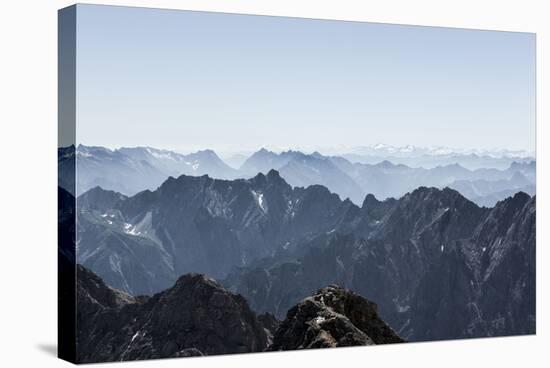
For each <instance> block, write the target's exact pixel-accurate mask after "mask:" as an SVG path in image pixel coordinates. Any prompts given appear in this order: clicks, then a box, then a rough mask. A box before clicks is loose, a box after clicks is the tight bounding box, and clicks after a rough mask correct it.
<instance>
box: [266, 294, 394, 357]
mask: <svg viewBox="0 0 550 368" xmlns="http://www.w3.org/2000/svg"><path fill="white" fill-rule="evenodd" d="M398 342H404V340H403V339H401V338H400V337H399V336H398V335H397V334H396V333H395V332H394V331H393V330H392V329H391V328H390V327H389V326H388V325H387V324H386V323H385V322H384V321H382V320H381V319H380V317H379V316H378V312H377V306H376V304H374V303H373V302H371V301H369V300H367V299H365V298H363V297H361V296H359V295H357V294H355V293H353V292H351V291H349V290H346V289H343V288H341V287H339V286H337V285H330V286H328V287H325V288H323V289H321V290H319V291H317V293H316V294H315V295H313V296H311V297H307V298H305V299H304V300H302V301H301V302H300V303H298V304H297V305H296V306H294V307H293V308H291V309H290V310H289V311H288V313H287V316H286V319H285V320H284V321H283V322H282V323H281V324H280V327H279V329H278V330H277V332H276V333H275V336H274V338H273V345H272V346H271V347H270V350H292V349H303V348H322V347H338V346H355V345H376V344H387V343H398Z"/></svg>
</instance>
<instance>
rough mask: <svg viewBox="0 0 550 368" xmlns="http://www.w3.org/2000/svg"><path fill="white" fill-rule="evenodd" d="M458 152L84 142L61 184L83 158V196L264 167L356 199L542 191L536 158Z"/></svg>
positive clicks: (68, 158) (486, 202) (244, 174)
mask: <svg viewBox="0 0 550 368" xmlns="http://www.w3.org/2000/svg"><path fill="white" fill-rule="evenodd" d="M452 155H453V157H454V158H455V159H456V160H454V161H453V160H451V161H449V162H452V163H450V164H445V165H440V166H435V167H431V168H423V167H410V166H406V165H403V164H398V163H395V162H399V160H397V161H395V162H391V161H388V160H383V161H380V157H381V156H376V157H377V160H378V161H376V163H374V164H371V163H364V162H363V161H364V160H360V159H356V161H358V162H355V161H354V160H355V159H346V157H348V158H350V157H351V156H349V155H342V156H325V155H322V154H320V153H318V152H314V153H312V154H305V153H302V152H300V151H285V152H282V153H274V152H271V151H268V150H266V149H261V150H259V151H257V152H255V153H253V154H252V155H251V156H250V157H248V158H247V159H246V160H245V161H244V162H243V163H242V165H241V166H240V167H239V168H238V169H235V168H232V167H230V166H229V165H227V164H225V163H224V162H223V160H221V159H220V158H219V157H218V156H217V155H216V153H215V152H214V151H211V150H204V151H199V152H196V153H193V154H189V155H182V154H179V153H175V152H172V151H167V150H158V149H153V148H149V147H134V148H119V149H117V150H110V149H107V148H103V147H88V146H83V145H79V146H78V147H77V148H76V149H75V148H74V147H68V148H60V149H59V154H58V164H59V176H60V183H61V186H62V187H64V188H65V189H67V190H68V191H69V192H72V191H73V188H74V187H75V186H74V183H64V180H65V178H69V177H73V178H74V175H72V176H71V175H70V170H74V167H75V164H74V163H75V161H76V162H77V166H78V169H77V170H78V174H79V175H78V183H77V185H76V191H77V193H78V194H77V195H79V194H82V193H84V192H86V191H87V190H89V189H91V188H93V187H95V186H100V187H102V188H104V189H109V190H114V191H116V192H119V193H121V194H124V195H130V196H131V195H134V194H136V193H138V192H141V191H143V190H147V189H148V190H155V189H156V188H158V187H159V186H160V185H161V184H162V183H163V182H164V181H165V180H166V179H167V178H168V177H169V176H173V177H178V176H179V175H191V176H201V175H204V174H208V175H209V176H210V177H213V178H218V179H236V178H251V177H254V176H255V175H256V174H258V173H259V172H261V173H264V174H267V172H268V171H269V170H271V169H275V170H277V171H278V172H279V173H280V175H281V177H283V178H284V179H285V180H286V181H287V182H288V183H289V184H290V185H292V186H297V187H307V186H310V185H315V184H318V185H323V186H325V187H326V188H328V189H329V190H330V191H332V192H334V193H336V194H338V195H339V196H340V197H341V198H342V199H345V198H350V199H351V200H352V201H353V202H354V203H356V204H358V205H359V204H361V203H362V201H363V199H364V197H365V196H366V195H367V194H373V195H375V196H376V197H377V198H379V199H386V198H389V197H393V198H399V197H401V196H403V195H404V194H405V193H407V192H409V191H411V190H414V189H416V188H417V187H419V186H434V187H438V188H444V187H450V188H454V189H456V190H458V191H460V192H461V193H462V194H463V195H464V196H466V197H467V198H468V199H470V200H472V201H474V202H476V203H477V204H479V205H482V206H487V207H492V206H494V205H495V204H496V202H497V201H499V200H502V199H504V198H506V197H508V196H510V195H513V194H514V193H516V192H518V191H524V192H526V193H528V194H530V195H534V194H535V181H536V180H535V176H536V175H535V172H536V164H535V161H532V160H529V159H528V158H525V157H515V156H512V157H513V158H512V157H508V156H502V157H498V159H505V160H508V161H507V164H508V166H507V167H506V169H496V168H493V167H491V166H490V165H489V166H487V167H484V168H478V169H475V170H471V169H467V168H465V167H463V166H462V165H460V164H459V163H457V162H462V161H461V159H459V158H460V157H462V158H464V155H460V154H452ZM441 156H442V155H439V156H437V157H441ZM400 157H401V156H400ZM403 157H406V156H403ZM403 157H401V158H403ZM414 157H416V156H414ZM434 157H435V156H434ZM493 158H494V157H493ZM242 159H243V158H242V157H241V160H242ZM512 159H513V160H517V161H512ZM72 194H75V193H72Z"/></svg>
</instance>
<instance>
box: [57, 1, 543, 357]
mask: <svg viewBox="0 0 550 368" xmlns="http://www.w3.org/2000/svg"><path fill="white" fill-rule="evenodd" d="M535 168H536V163H535V35H534V34H530V33H517V32H500V31H482V30H468V29H452V28H440V27H421V26H405V25H391V24H376V23H366V22H349V21H334V20H316V19H299V18H286V17H269V16H254V15H238V14H223V13H209V12H196V11H180V10H162V9H147V8H135V7H112V6H100V5H74V6H71V7H68V8H65V9H62V10H60V11H59V146H58V170H59V185H58V198H59V199H58V204H59V209H58V217H59V221H58V228H59V244H58V255H59V260H58V268H59V355H60V357H61V358H63V359H66V360H69V361H72V362H76V363H91V362H110V361H126V360H138V359H152V358H172V357H190V356H203V355H217V354H233V353H249V352H265V351H281V350H294V349H312V348H328V347H341V346H358V345H378V344H396V343H411V342H418V341H434V340H447V339H464V338H479V337H493V336H511V335H526V334H534V333H535V332H536V330H535V326H536V313H535V312H536V311H535V299H536V295H535V271H536V270H535V243H536V242H535V213H536V212H535V207H536V199H535V189H536V187H535V178H536V170H535ZM395 348H396V349H399V346H396V347H395Z"/></svg>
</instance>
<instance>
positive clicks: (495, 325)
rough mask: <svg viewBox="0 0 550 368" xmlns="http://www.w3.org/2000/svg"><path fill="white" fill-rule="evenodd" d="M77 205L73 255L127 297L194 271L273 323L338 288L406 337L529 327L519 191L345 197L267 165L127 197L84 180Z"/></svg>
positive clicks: (530, 230) (526, 218) (529, 220)
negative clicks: (488, 202) (295, 181)
mask: <svg viewBox="0 0 550 368" xmlns="http://www.w3.org/2000/svg"><path fill="white" fill-rule="evenodd" d="M313 157H314V158H315V156H313ZM323 160H325V159H323ZM77 203H78V209H77V230H76V244H77V262H78V263H80V264H82V265H83V266H85V267H87V268H89V269H91V270H92V271H93V272H94V273H96V274H97V275H98V276H99V277H101V278H102V279H103V280H104V281H105V282H106V283H107V285H110V286H112V287H114V288H116V289H119V290H121V291H122V292H125V293H128V294H131V295H134V296H135V295H141V294H148V295H152V294H154V293H156V292H160V291H162V290H165V289H167V288H169V287H170V286H171V285H173V283H174V282H175V281H176V280H177V279H178V277H180V275H183V274H187V273H191V272H195V273H200V274H205V275H208V276H209V277H213V278H215V279H217V280H220V281H221V283H222V284H223V285H225V286H226V287H227V288H228V289H230V290H233V291H235V292H237V293H238V294H240V295H242V296H244V298H245V299H246V300H247V301H248V302H249V303H250V307H251V308H252V310H254V311H256V312H257V313H265V312H268V313H271V314H273V315H275V316H276V317H277V318H278V319H283V318H284V317H285V313H286V312H287V310H289V309H290V308H291V307H292V305H295V304H296V303H298V302H299V301H300V300H302V299H303V298H305V297H307V296H308V295H311V294H312V293H314V292H315V290H317V289H319V288H322V287H324V286H326V285H329V284H337V285H341V286H343V287H347V288H349V289H351V290H354V291H355V292H357V293H358V294H359V295H362V296H363V297H366V298H367V299H369V300H373V301H375V302H376V303H377V304H378V305H379V308H380V310H379V312H380V315H381V317H382V318H383V319H384V320H385V321H387V322H388V324H389V325H390V326H392V327H393V328H394V329H395V330H396V331H397V332H398V333H399V335H400V336H402V337H404V338H405V339H407V340H410V341H424V340H433V339H451V338H462V337H479V336H498V335H510V334H526V333H534V331H535V278H534V275H535V262H534V260H535V197H531V196H530V195H528V194H526V193H523V192H520V193H517V194H515V195H514V196H513V197H508V198H507V199H505V200H502V201H499V202H498V203H497V204H496V205H495V206H494V207H492V208H487V207H479V206H478V205H476V204H475V203H473V202H471V201H469V200H468V199H466V198H465V197H464V196H462V195H461V194H460V193H459V192H457V191H455V190H452V189H449V188H445V189H437V188H427V187H419V188H417V189H415V190H413V191H411V192H409V193H407V194H405V195H404V196H402V197H400V198H399V199H394V198H389V199H386V200H383V201H380V200H378V199H376V198H375V196H373V195H372V194H371V195H367V196H365V198H364V200H363V201H362V205H361V206H357V205H355V204H354V203H353V202H352V201H350V200H349V199H345V200H342V199H341V198H340V197H339V196H338V195H336V194H334V193H332V192H331V191H330V190H329V189H327V188H326V187H325V186H322V185H311V186H308V187H306V188H302V187H299V186H298V187H295V186H294V187H293V186H292V185H290V184H289V183H287V182H286V181H285V179H283V177H282V176H281V175H280V173H279V172H278V171H276V170H270V171H268V172H267V174H265V175H264V174H262V173H259V174H257V175H256V176H254V177H253V178H250V179H235V180H220V179H213V178H211V177H209V176H206V175H205V176H187V175H182V176H180V177H178V178H177V179H176V178H172V177H170V178H168V179H167V180H166V181H165V182H164V183H162V184H161V185H160V186H159V187H158V188H157V189H156V190H154V191H150V190H145V191H143V192H140V193H138V194H136V195H134V196H125V195H122V194H120V193H116V192H113V191H108V190H105V189H102V188H100V187H96V188H94V189H92V190H90V191H88V192H86V193H84V194H82V195H80V196H79V197H78V198H77Z"/></svg>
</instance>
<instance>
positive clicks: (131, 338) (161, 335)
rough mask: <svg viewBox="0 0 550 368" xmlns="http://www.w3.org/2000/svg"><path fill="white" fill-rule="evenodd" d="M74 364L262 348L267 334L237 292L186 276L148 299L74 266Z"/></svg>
mask: <svg viewBox="0 0 550 368" xmlns="http://www.w3.org/2000/svg"><path fill="white" fill-rule="evenodd" d="M77 284H78V286H77V291H78V308H77V310H78V315H77V326H78V338H77V356H78V360H79V362H80V363H92V362H102V361H120V360H139V359H153V358H167V357H181V356H196V355H211V354H229V353H244V352H254V351H263V350H264V349H265V348H266V347H267V345H268V335H269V333H268V332H267V331H266V329H265V328H264V327H263V325H262V323H261V322H260V321H259V320H258V319H257V317H256V315H255V314H254V312H252V311H251V310H250V308H249V307H248V304H247V302H246V301H245V300H244V298H243V297H241V296H240V295H236V294H233V293H230V292H228V291H226V290H225V289H223V288H222V287H221V286H220V285H219V284H217V283H216V282H215V281H213V280H211V279H208V278H206V277H204V276H203V275H199V274H187V275H184V276H182V277H181V278H179V279H178V281H177V282H176V284H175V285H174V286H173V287H172V288H170V289H167V290H165V291H163V292H161V293H158V294H156V295H154V296H153V297H131V296H129V295H128V294H125V293H123V292H121V291H118V290H115V289H112V288H110V287H108V286H107V285H105V283H104V282H103V281H102V280H101V279H100V278H99V277H97V276H96V275H94V274H93V273H92V272H91V271H89V270H87V269H86V268H84V267H82V266H80V265H79V266H78V279H77Z"/></svg>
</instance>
